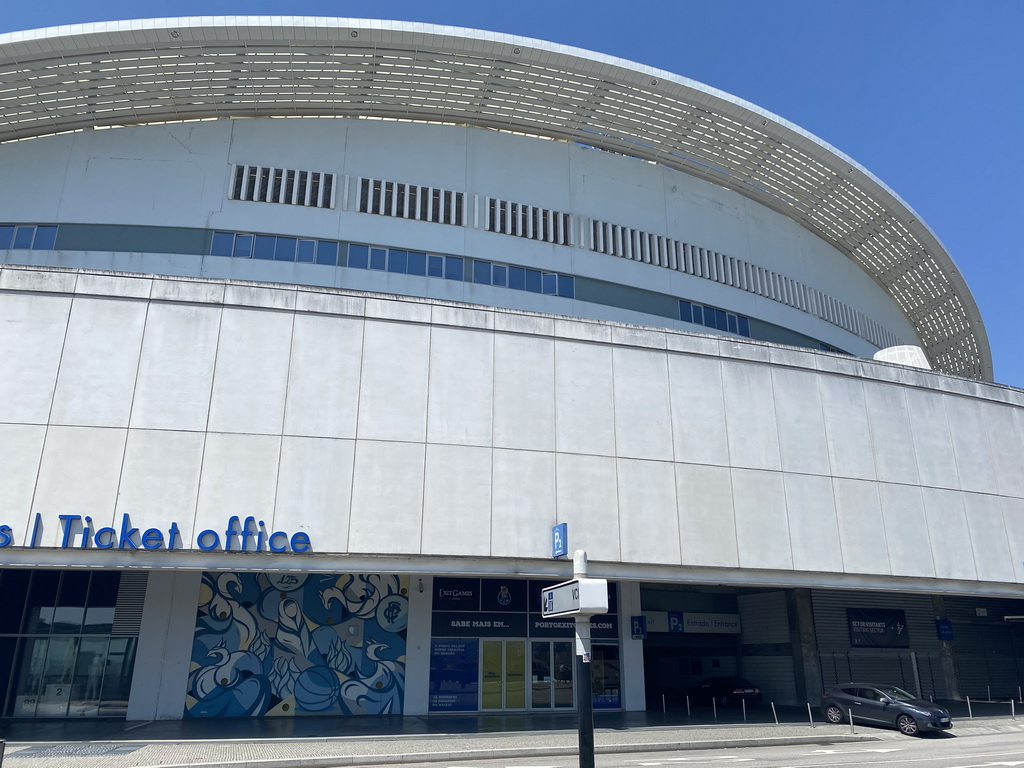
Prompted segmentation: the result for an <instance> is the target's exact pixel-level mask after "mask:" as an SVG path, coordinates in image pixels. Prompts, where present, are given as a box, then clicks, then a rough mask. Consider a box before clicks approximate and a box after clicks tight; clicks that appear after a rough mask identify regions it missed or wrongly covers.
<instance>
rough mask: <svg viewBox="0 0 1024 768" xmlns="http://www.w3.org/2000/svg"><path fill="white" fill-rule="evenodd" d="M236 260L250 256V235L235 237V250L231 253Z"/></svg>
mask: <svg viewBox="0 0 1024 768" xmlns="http://www.w3.org/2000/svg"><path fill="white" fill-rule="evenodd" d="M231 255H232V256H234V257H235V258H237V259H248V258H249V257H250V256H252V235H235V250H234V251H232V253H231Z"/></svg>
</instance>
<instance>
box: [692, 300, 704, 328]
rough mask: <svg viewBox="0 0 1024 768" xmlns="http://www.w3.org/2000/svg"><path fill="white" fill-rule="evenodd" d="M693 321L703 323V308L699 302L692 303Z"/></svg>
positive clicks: (698, 323)
mask: <svg viewBox="0 0 1024 768" xmlns="http://www.w3.org/2000/svg"><path fill="white" fill-rule="evenodd" d="M693 322H695V323H696V324H697V325H704V309H703V307H701V305H700V304H694V305H693Z"/></svg>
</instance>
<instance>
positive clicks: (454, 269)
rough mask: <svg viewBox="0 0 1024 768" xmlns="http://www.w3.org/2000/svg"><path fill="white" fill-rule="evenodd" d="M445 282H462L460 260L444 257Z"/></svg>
mask: <svg viewBox="0 0 1024 768" xmlns="http://www.w3.org/2000/svg"><path fill="white" fill-rule="evenodd" d="M444 277H445V280H462V279H463V276H462V259H460V258H458V257H457V256H445V257H444Z"/></svg>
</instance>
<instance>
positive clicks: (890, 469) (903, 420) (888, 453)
mask: <svg viewBox="0 0 1024 768" xmlns="http://www.w3.org/2000/svg"><path fill="white" fill-rule="evenodd" d="M864 402H865V406H866V407H867V414H868V427H869V429H870V431H871V446H872V450H873V451H874V453H875V471H876V472H877V473H878V479H879V481H880V482H884V483H907V484H910V485H917V483H918V481H919V477H918V472H917V454H916V453H915V451H914V440H913V434H914V433H913V430H912V429H911V424H910V411H909V410H908V409H907V397H906V388H905V387H898V386H893V385H890V384H867V385H866V386H865V388H864Z"/></svg>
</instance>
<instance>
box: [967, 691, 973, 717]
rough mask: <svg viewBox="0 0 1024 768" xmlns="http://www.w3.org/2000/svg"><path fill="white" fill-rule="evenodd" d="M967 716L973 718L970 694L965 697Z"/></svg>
mask: <svg viewBox="0 0 1024 768" xmlns="http://www.w3.org/2000/svg"><path fill="white" fill-rule="evenodd" d="M967 716H968V717H969V718H971V720H973V719H974V712H973V711H972V710H971V697H970V696H968V697H967Z"/></svg>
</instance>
